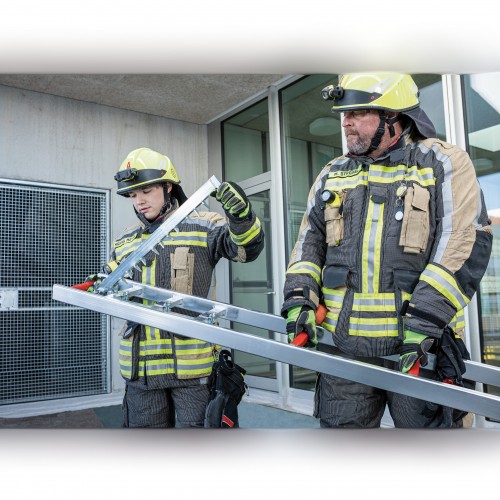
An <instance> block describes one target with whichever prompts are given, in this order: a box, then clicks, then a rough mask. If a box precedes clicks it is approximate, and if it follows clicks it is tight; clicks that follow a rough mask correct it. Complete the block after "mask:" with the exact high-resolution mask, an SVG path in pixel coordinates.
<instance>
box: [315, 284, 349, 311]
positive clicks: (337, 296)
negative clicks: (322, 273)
mask: <svg viewBox="0 0 500 500" xmlns="http://www.w3.org/2000/svg"><path fill="white" fill-rule="evenodd" d="M321 291H322V293H323V300H324V302H325V305H326V306H328V307H330V308H332V309H340V308H341V307H342V303H343V302H344V295H345V292H346V291H345V290H333V289H331V288H322V290H321Z"/></svg>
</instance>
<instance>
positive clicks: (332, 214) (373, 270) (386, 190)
mask: <svg viewBox="0 0 500 500" xmlns="http://www.w3.org/2000/svg"><path fill="white" fill-rule="evenodd" d="M322 96H323V98H324V99H327V100H331V101H333V106H332V110H333V112H341V113H343V121H342V127H343V129H344V134H345V137H346V142H347V149H348V152H347V154H345V155H343V156H341V157H339V158H335V159H333V160H332V161H330V162H329V163H328V164H327V165H326V166H325V167H324V168H323V170H322V171H321V173H320V174H319V176H318V177H317V178H316V180H315V182H314V184H313V186H312V188H311V190H310V194H309V199H308V201H307V211H306V213H305V214H304V219H303V222H302V225H301V229H300V231H299V236H298V240H297V243H296V245H295V248H294V250H293V252H292V255H291V257H290V262H289V265H288V268H287V273H286V281H285V287H284V303H283V306H282V315H283V316H284V317H285V318H286V319H287V331H288V332H289V339H290V341H292V340H293V339H294V338H295V336H296V335H297V334H298V333H300V332H302V331H305V332H306V333H307V334H308V343H307V344H306V347H314V346H316V345H318V348H321V349H325V350H327V348H326V347H324V344H318V343H317V336H316V324H315V314H314V313H315V310H316V309H317V308H318V304H320V303H322V304H324V305H325V306H326V308H327V315H326V319H325V321H324V322H323V323H322V326H323V327H324V328H325V329H326V330H328V331H329V332H331V335H332V338H333V341H334V343H335V348H333V350H332V351H331V352H333V353H334V354H337V355H341V356H347V357H350V358H355V359H359V360H363V361H368V362H370V363H374V364H377V365H379V366H385V367H389V368H393V369H399V370H400V371H402V372H403V373H410V374H419V373H420V371H419V370H420V368H421V367H423V366H425V365H426V364H427V361H428V355H429V353H433V354H435V355H436V360H437V366H436V370H435V372H434V373H435V377H436V379H438V380H440V381H448V382H452V383H455V384H458V385H463V384H467V383H468V382H467V381H464V379H463V377H462V375H463V372H464V364H463V359H464V358H465V359H466V358H467V357H468V353H467V349H466V348H465V344H464V342H463V341H462V337H463V333H464V325H465V318H464V308H465V306H466V305H467V304H468V303H469V301H470V300H471V298H472V296H473V295H474V293H475V291H476V290H477V288H478V286H479V282H480V280H481V278H482V276H483V274H484V272H485V270H486V267H487V264H488V260H489V256H490V252H491V246H492V230H491V227H490V221H489V219H488V217H487V212H486V208H485V205H484V200H483V195H482V191H481V189H480V186H479V183H478V181H477V178H476V174H475V171H474V166H473V164H472V162H471V160H470V158H469V156H468V154H467V153H466V152H465V151H463V150H461V149H460V148H458V147H457V146H454V145H452V144H449V143H447V142H445V141H444V140H441V139H438V138H436V132H435V130H434V126H433V124H432V122H431V121H430V119H429V118H428V116H427V115H426V113H425V112H424V111H423V110H422V108H421V107H420V101H419V91H418V88H417V86H416V85H415V82H414V81H413V79H412V78H411V76H409V75H406V74H399V73H359V74H346V75H343V76H341V78H340V79H339V82H338V84H337V85H330V86H328V87H326V88H324V89H323V91H322ZM393 355H399V358H397V359H399V361H397V362H396V361H392V360H389V359H387V358H385V357H387V356H389V357H390V356H393ZM386 405H387V406H388V408H389V412H390V414H391V416H392V419H393V421H394V424H395V426H396V427H443V428H446V427H461V426H462V425H463V421H462V420H463V417H464V415H465V414H464V412H461V411H458V410H454V409H451V408H446V407H442V406H438V405H435V404H431V403H427V402H425V401H421V400H417V399H415V398H410V397H408V396H403V395H401V394H397V393H392V392H388V391H383V390H380V389H377V388H373V387H370V386H366V385H363V384H359V383H355V382H351V381H348V380H345V379H342V378H339V377H333V376H329V375H324V374H319V375H318V381H317V386H316V392H315V416H316V417H318V418H319V419H320V425H321V426H322V427H379V426H380V423H381V419H382V416H383V414H384V411H385V407H386Z"/></svg>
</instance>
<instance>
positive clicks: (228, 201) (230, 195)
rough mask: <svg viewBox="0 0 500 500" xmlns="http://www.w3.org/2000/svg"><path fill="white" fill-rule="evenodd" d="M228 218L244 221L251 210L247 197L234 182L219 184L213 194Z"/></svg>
mask: <svg viewBox="0 0 500 500" xmlns="http://www.w3.org/2000/svg"><path fill="white" fill-rule="evenodd" d="M214 196H215V199H216V200H217V201H219V202H220V203H221V205H222V208H223V209H224V212H226V215H227V216H228V217H232V218H237V219H244V218H245V217H246V216H247V215H248V214H249V213H250V209H251V205H250V201H249V200H248V198H247V195H246V194H245V192H244V191H243V189H241V187H240V186H238V184H236V183H235V182H230V181H226V182H223V183H221V185H220V186H219V187H218V189H217V191H216V192H215V194H214Z"/></svg>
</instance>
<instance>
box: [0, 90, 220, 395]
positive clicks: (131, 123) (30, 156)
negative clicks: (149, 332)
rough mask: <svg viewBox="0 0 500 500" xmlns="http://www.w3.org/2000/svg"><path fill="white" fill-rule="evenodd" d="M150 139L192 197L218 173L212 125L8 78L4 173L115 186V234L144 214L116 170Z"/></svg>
mask: <svg viewBox="0 0 500 500" xmlns="http://www.w3.org/2000/svg"><path fill="white" fill-rule="evenodd" d="M143 146H147V147H150V148H152V149H156V150H158V151H160V152H162V153H164V154H166V155H167V156H169V157H170V159H171V160H172V162H173V164H174V166H175V168H176V170H177V173H178V174H179V177H180V179H181V184H182V186H183V188H184V191H185V193H186V195H187V196H190V195H191V194H192V193H193V192H194V191H195V190H196V189H197V188H198V187H200V186H201V185H202V184H203V183H204V182H205V181H206V180H207V179H208V178H209V177H210V176H211V175H214V173H213V172H210V173H209V169H208V147H207V127H206V126H204V125H195V124H191V123H187V122H181V121H177V120H168V119H165V118H160V117H156V116H151V115H146V114H142V113H137V112H133V111H126V110H121V109H116V108H111V107H106V106H101V105H97V104H92V103H86V102H82V101H76V100H72V99H66V98H62V97H56V96H51V95H48V94H42V93H37V92H30V91H25V90H20V89H16V88H11V87H6V86H2V85H0V153H1V158H2V160H1V161H0V178H7V179H15V180H29V181H35V182H45V183H53V184H64V185H68V186H78V187H89V188H100V189H109V190H111V197H110V199H111V236H112V237H115V236H116V235H117V234H118V233H119V232H120V230H121V229H123V228H124V227H126V226H128V225H131V224H133V223H135V222H136V220H137V219H136V217H135V214H134V212H133V209H132V207H131V203H130V201H129V200H128V199H125V198H123V197H121V196H118V195H116V187H115V184H116V182H115V181H114V180H113V176H114V175H115V173H116V171H117V170H118V167H119V166H120V164H121V162H122V160H123V159H124V158H125V156H126V155H127V153H128V152H129V151H131V150H133V149H136V148H138V147H143ZM219 168H220V167H219ZM110 244H111V242H109V245H110ZM109 245H108V246H109ZM121 324H122V322H121V321H119V320H113V321H112V334H111V338H112V342H111V364H112V380H113V389H114V390H120V389H121V387H122V386H123V383H122V380H121V377H120V375H119V371H118V366H117V362H118V340H119V339H118V336H117V335H116V334H117V330H118V329H119V328H120V327H121Z"/></svg>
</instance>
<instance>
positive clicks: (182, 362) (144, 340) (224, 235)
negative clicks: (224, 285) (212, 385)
mask: <svg viewBox="0 0 500 500" xmlns="http://www.w3.org/2000/svg"><path fill="white" fill-rule="evenodd" d="M172 201H174V202H175V203H176V204H177V201H176V200H172ZM171 214H172V211H170V212H169V213H168V214H167V215H166V216H165V217H168V216H169V215H171ZM163 220H164V219H163ZM163 220H160V221H155V223H153V224H152V225H150V226H147V225H144V224H143V223H142V222H140V223H138V224H137V225H135V226H133V227H131V228H128V229H126V230H125V231H124V232H123V234H122V235H121V236H119V237H118V238H117V239H116V240H115V241H114V244H113V250H112V253H111V259H112V260H111V262H110V263H108V266H109V267H111V270H113V267H116V266H117V265H118V264H117V263H119V262H120V261H122V260H123V259H124V258H125V257H126V256H127V255H128V254H130V253H131V252H133V251H134V250H136V249H137V247H138V246H139V245H140V244H141V242H142V241H143V240H144V239H146V238H148V237H149V236H150V235H151V234H152V232H154V230H155V229H156V228H157V227H159V225H160V224H161V222H163ZM177 229H178V231H172V232H171V233H170V234H169V235H168V237H165V238H164V239H163V241H162V245H163V247H162V248H161V247H160V246H158V247H157V248H156V249H155V250H156V251H157V252H159V253H158V255H156V254H155V253H154V252H153V251H151V252H150V253H149V254H148V255H146V257H145V261H146V265H144V266H142V269H141V271H138V270H137V269H133V276H132V279H133V280H134V281H137V282H139V283H144V284H147V285H151V286H156V287H161V288H166V289H169V290H174V291H177V292H180V293H185V294H190V295H196V296H199V297H206V296H207V294H208V293H209V290H210V286H211V282H212V273H213V271H214V267H215V265H216V264H217V262H218V261H219V260H220V259H221V258H227V259H230V260H232V261H234V262H251V261H253V260H255V259H256V258H257V257H258V255H259V254H260V252H261V250H262V248H263V246H264V232H263V230H262V227H261V222H260V220H259V219H258V217H256V215H255V213H254V212H253V211H251V212H250V214H249V215H248V216H247V217H245V218H244V219H241V220H238V219H237V218H231V219H228V220H226V218H225V217H223V216H221V215H219V214H218V213H215V212H198V213H197V214H196V215H195V214H194V213H193V214H191V215H190V216H188V217H187V218H186V219H184V220H183V221H182V222H181V223H180V224H179V225H178V226H177ZM172 311H173V312H180V313H183V314H187V315H191V316H194V315H196V314H195V313H193V312H191V311H186V310H182V309H178V308H173V309H172ZM122 335H123V337H122V339H121V342H120V356H119V358H120V371H121V374H122V376H123V377H124V378H125V379H126V380H127V381H128V382H132V383H134V382H136V383H137V384H141V385H147V386H148V388H149V389H162V388H169V387H178V386H181V385H193V384H199V383H203V382H206V377H208V376H209V375H210V373H211V370H212V364H213V361H214V354H213V345H212V344H210V343H207V342H202V341H199V340H196V339H191V338H187V337H184V336H179V335H174V334H173V333H171V332H168V331H163V330H159V329H157V328H152V327H149V326H144V325H136V324H132V325H131V324H128V323H126V324H125V326H124V328H123V330H122Z"/></svg>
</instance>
